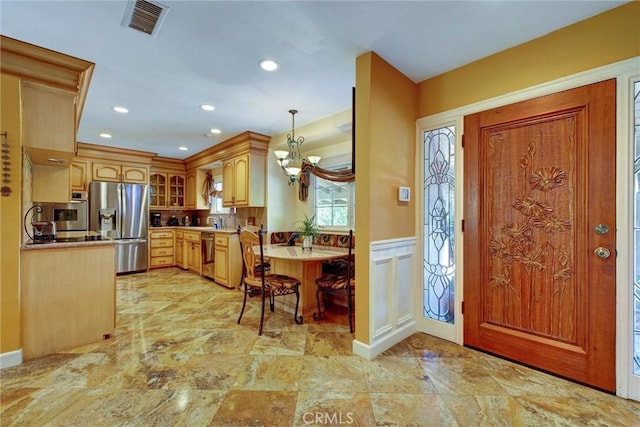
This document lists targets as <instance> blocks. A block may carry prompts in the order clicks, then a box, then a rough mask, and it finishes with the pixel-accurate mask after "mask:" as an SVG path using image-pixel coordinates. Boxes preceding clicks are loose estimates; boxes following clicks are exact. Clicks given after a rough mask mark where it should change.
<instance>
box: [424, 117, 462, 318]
mask: <svg viewBox="0 0 640 427" xmlns="http://www.w3.org/2000/svg"><path fill="white" fill-rule="evenodd" d="M454 153H455V128H454V127H453V126H449V127H443V128H440V129H434V130H430V131H427V132H425V133H424V164H423V168H424V182H423V191H424V221H423V222H424V236H423V242H424V260H423V301H422V305H423V315H424V316H425V317H428V318H430V319H434V320H439V321H442V322H446V323H451V324H452V323H453V322H454V311H455V310H454V295H455V294H454V272H455V257H454V230H455V229H454V221H455V210H454V207H455V204H454V201H455V198H454V196H455V195H454V192H455V167H454V166H455V164H454Z"/></svg>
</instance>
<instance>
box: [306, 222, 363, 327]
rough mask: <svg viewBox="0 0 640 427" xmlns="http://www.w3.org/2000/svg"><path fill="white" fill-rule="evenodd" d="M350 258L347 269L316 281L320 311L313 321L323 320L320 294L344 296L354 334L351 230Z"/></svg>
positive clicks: (353, 280)
mask: <svg viewBox="0 0 640 427" xmlns="http://www.w3.org/2000/svg"><path fill="white" fill-rule="evenodd" d="M348 248H349V249H348V254H349V255H348V256H347V260H346V263H345V264H346V268H345V270H344V271H339V272H337V273H335V274H323V275H322V276H321V277H318V278H317V279H316V302H317V304H318V311H317V312H315V313H313V319H314V320H316V321H318V320H320V319H321V318H322V308H321V305H320V294H329V295H344V296H345V297H346V299H347V314H348V316H349V331H351V332H353V330H354V327H353V319H352V317H353V314H354V313H353V311H354V301H353V299H354V297H355V286H356V280H355V274H354V270H355V269H354V263H353V230H349V243H348Z"/></svg>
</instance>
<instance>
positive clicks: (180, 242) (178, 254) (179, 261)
mask: <svg viewBox="0 0 640 427" xmlns="http://www.w3.org/2000/svg"><path fill="white" fill-rule="evenodd" d="M173 253H174V255H175V260H176V261H175V262H176V267H180V268H183V269H184V268H187V266H186V265H185V263H184V233H183V232H182V231H181V230H176V243H175V245H174V250H173Z"/></svg>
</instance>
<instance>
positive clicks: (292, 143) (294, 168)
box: [273, 110, 321, 185]
mask: <svg viewBox="0 0 640 427" xmlns="http://www.w3.org/2000/svg"><path fill="white" fill-rule="evenodd" d="M297 112H298V110H289V113H290V114H291V133H290V134H288V135H287V145H288V147H289V151H285V150H276V151H274V152H273V153H274V154H275V156H276V159H277V161H278V164H279V165H280V168H282V172H283V173H284V174H285V175H287V176H288V177H289V185H293V184H295V183H296V181H299V177H300V172H301V171H302V167H303V165H304V163H305V162H306V163H309V164H311V166H312V167H316V165H317V164H318V163H319V162H320V159H321V157H320V156H309V157H308V158H304V157H302V154H301V153H300V146H301V145H302V143H304V137H302V136H300V137H298V138H297V139H296V133H295V132H296V131H295V115H296V113H297Z"/></svg>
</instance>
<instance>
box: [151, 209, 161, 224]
mask: <svg viewBox="0 0 640 427" xmlns="http://www.w3.org/2000/svg"><path fill="white" fill-rule="evenodd" d="M151 226H152V227H162V214H161V213H160V212H151Z"/></svg>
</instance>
